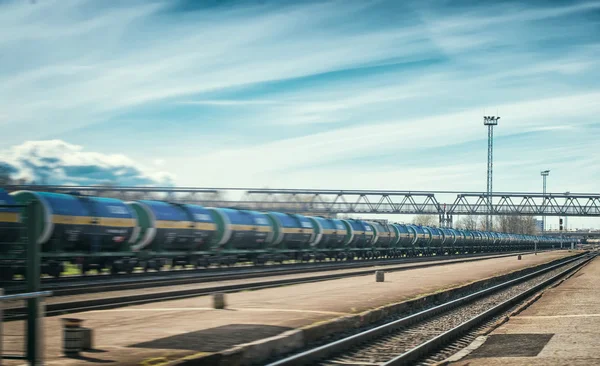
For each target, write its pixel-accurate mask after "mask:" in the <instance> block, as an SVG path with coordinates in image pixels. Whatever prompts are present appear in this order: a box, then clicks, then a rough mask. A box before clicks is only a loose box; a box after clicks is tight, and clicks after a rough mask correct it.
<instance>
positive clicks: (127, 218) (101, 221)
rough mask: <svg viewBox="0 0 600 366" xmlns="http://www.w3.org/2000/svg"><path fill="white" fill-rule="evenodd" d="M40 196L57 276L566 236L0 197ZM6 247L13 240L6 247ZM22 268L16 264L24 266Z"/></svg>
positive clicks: (509, 244)
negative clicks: (73, 269)
mask: <svg viewBox="0 0 600 366" xmlns="http://www.w3.org/2000/svg"><path fill="white" fill-rule="evenodd" d="M32 201H36V202H38V203H39V204H38V205H36V207H38V208H39V209H38V211H39V212H37V213H36V215H35V216H36V217H37V218H38V219H37V220H36V225H37V229H38V230H37V231H38V232H39V233H38V237H37V243H38V245H39V247H40V249H41V257H42V269H41V271H42V273H43V274H46V275H50V276H54V277H59V276H60V275H61V273H63V271H64V267H63V266H64V263H69V262H70V263H74V264H77V265H79V268H80V269H81V271H83V273H86V272H88V271H90V270H108V271H110V272H111V273H112V274H118V273H131V272H132V271H133V270H134V268H136V267H138V268H139V267H141V268H142V269H144V270H159V269H161V268H163V267H164V266H165V265H169V266H171V267H172V268H173V267H176V266H187V265H191V266H194V267H206V266H210V265H233V264H236V263H239V262H253V263H254V264H256V265H263V264H265V263H266V262H268V261H270V262H283V261H286V260H296V261H310V260H315V261H324V260H345V261H352V260H368V259H375V258H398V257H405V256H420V255H422V256H426V255H449V254H466V253H483V252H504V251H519V250H530V249H533V248H534V246H535V245H537V248H538V249H540V250H545V249H551V248H561V247H562V244H563V242H562V239H560V238H549V237H542V236H533V235H520V234H507V233H499V232H485V231H471V230H457V229H451V228H436V227H428V226H419V225H410V224H395V223H387V222H383V221H376V220H358V219H344V220H341V219H335V218H326V217H318V216H314V217H312V216H304V215H298V214H289V213H281V212H257V211H250V210H239V209H233V208H211V207H202V206H198V205H194V204H181V203H172V202H163V201H153V200H139V201H132V202H125V201H122V200H118V199H114V198H104V197H91V196H84V195H80V194H77V193H72V194H62V193H49V192H35V191H17V192H12V193H10V194H9V193H7V192H6V191H2V190H0V204H3V203H4V204H5V205H6V204H8V205H26V204H28V203H30V202H32ZM20 215H21V210H20V209H17V208H13V207H7V206H4V208H0V260H1V261H2V262H1V263H2V264H3V265H2V266H1V267H2V277H3V278H7V277H9V278H12V277H13V276H14V275H15V274H19V273H20V272H21V271H22V266H19V265H17V264H16V263H17V262H18V261H17V260H16V259H14V258H13V256H14V254H11V253H14V248H15V246H14V245H10V244H9V243H13V242H15V241H16V240H17V239H18V237H19V233H20V230H22V224H21V223H20V221H21V220H20ZM11 248H12V249H13V250H12V251H11ZM20 268H21V269H20Z"/></svg>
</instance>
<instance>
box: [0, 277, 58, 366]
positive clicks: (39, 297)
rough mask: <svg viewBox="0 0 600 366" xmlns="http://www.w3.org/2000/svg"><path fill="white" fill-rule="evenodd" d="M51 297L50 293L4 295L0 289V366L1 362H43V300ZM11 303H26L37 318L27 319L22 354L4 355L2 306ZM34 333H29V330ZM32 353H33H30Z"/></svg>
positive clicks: (37, 363)
mask: <svg viewBox="0 0 600 366" xmlns="http://www.w3.org/2000/svg"><path fill="white" fill-rule="evenodd" d="M49 296H52V291H38V292H27V293H22V294H14V295H4V290H3V289H0V355H1V357H0V366H1V365H2V363H3V362H2V360H3V359H6V360H26V361H28V362H29V364H30V365H42V364H43V360H44V357H43V356H44V352H43V351H44V342H43V331H42V330H43V329H42V321H41V320H40V319H43V318H44V314H45V305H44V301H43V299H44V298H46V297H49ZM11 301H27V308H28V310H30V309H31V308H32V307H35V308H36V310H37V311H36V313H37V316H35V317H30V318H28V319H27V326H26V327H27V332H26V333H25V334H24V337H25V338H26V339H25V344H26V349H25V350H24V352H23V354H6V353H5V351H4V340H5V333H4V311H3V310H4V306H5V303H7V302H11ZM32 327H33V328H34V329H35V332H31V331H30V329H31V328H32ZM31 351H33V352H31Z"/></svg>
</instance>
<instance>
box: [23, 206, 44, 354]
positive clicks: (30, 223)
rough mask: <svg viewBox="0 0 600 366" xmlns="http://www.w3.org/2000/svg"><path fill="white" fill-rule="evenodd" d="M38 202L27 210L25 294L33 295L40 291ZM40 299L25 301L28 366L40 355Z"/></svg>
mask: <svg viewBox="0 0 600 366" xmlns="http://www.w3.org/2000/svg"><path fill="white" fill-rule="evenodd" d="M37 205H39V203H38V202H36V201H33V202H31V203H30V204H29V205H27V208H26V209H25V212H26V216H27V218H26V220H27V270H26V274H27V292H29V293H34V292H39V291H40V265H41V264H40V252H39V248H38V247H37V238H38V237H39V234H40V233H38V230H39V229H38V225H36V221H37V220H36V208H37ZM39 305H40V299H39V298H38V297H34V298H31V299H28V300H27V361H29V364H30V365H35V364H36V361H37V360H38V357H39V356H40V355H41V354H40V353H41V349H40V346H41V344H40V343H41V342H40V341H41V337H40V335H41V334H40V331H41V327H40V320H39V315H40V314H39V310H40V309H39Z"/></svg>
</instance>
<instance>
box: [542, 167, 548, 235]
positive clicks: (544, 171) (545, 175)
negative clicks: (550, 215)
mask: <svg viewBox="0 0 600 366" xmlns="http://www.w3.org/2000/svg"><path fill="white" fill-rule="evenodd" d="M540 174H541V175H542V179H543V180H544V199H543V201H542V202H543V203H545V202H546V177H548V175H550V170H542V171H541V172H540ZM543 203H542V204H543ZM544 211H546V208H545V207H544ZM544 231H546V216H542V232H544Z"/></svg>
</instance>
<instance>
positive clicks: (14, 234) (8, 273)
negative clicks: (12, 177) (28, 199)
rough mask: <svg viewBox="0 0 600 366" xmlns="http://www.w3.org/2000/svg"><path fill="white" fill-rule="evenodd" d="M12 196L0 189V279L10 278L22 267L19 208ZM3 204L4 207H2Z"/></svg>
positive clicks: (22, 255)
mask: <svg viewBox="0 0 600 366" xmlns="http://www.w3.org/2000/svg"><path fill="white" fill-rule="evenodd" d="M16 204H17V202H16V201H15V199H14V197H13V196H11V195H9V194H8V193H7V192H6V191H5V190H3V189H0V279H6V278H12V277H13V276H14V275H15V274H17V273H18V271H19V268H20V267H22V266H20V265H18V263H22V262H23V261H24V251H23V248H22V246H21V245H19V243H18V241H19V239H20V232H21V229H22V227H21V209H19V208H17V207H10V206H14V205H16ZM3 206H4V207H3Z"/></svg>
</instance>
